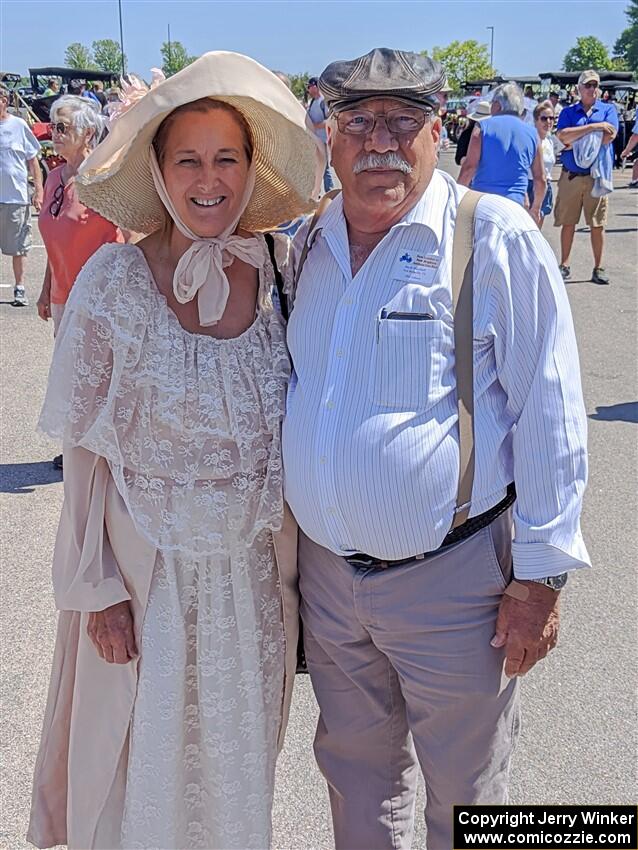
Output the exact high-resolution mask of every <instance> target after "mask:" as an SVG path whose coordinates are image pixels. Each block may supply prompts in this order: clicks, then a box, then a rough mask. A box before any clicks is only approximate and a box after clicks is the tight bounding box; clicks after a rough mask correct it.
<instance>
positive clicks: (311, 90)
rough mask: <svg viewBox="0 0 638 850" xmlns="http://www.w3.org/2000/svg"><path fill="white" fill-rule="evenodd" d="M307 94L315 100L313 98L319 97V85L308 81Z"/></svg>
mask: <svg viewBox="0 0 638 850" xmlns="http://www.w3.org/2000/svg"><path fill="white" fill-rule="evenodd" d="M308 94H309V95H310V97H311V98H312V99H313V100H315V98H317V97H319V95H320V94H321V92H320V91H319V86H318V85H317V84H316V83H310V85H309V86H308Z"/></svg>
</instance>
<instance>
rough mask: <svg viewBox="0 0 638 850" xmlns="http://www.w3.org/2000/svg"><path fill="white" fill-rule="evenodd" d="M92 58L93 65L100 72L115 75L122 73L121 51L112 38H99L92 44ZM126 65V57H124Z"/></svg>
mask: <svg viewBox="0 0 638 850" xmlns="http://www.w3.org/2000/svg"><path fill="white" fill-rule="evenodd" d="M93 57H94V59H95V63H96V65H97V66H98V68H100V70H102V71H113V73H115V74H119V73H121V72H122V50H121V48H120V45H119V44H118V43H117V41H113V39H112V38H99V39H98V40H97V41H94V42H93ZM124 63H126V56H124Z"/></svg>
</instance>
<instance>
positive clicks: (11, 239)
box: [0, 204, 31, 257]
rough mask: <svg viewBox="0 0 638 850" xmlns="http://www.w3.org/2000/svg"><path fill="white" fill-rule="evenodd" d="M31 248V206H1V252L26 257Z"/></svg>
mask: <svg viewBox="0 0 638 850" xmlns="http://www.w3.org/2000/svg"><path fill="white" fill-rule="evenodd" d="M30 247H31V206H30V205H29V204H0V252H1V253H3V254H7V255H8V256H10V257H24V256H25V255H26V254H28V252H29V248H30Z"/></svg>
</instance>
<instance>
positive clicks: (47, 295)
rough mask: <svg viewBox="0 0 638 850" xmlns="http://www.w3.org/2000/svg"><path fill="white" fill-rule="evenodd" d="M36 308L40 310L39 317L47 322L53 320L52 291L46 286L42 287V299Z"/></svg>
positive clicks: (38, 301)
mask: <svg viewBox="0 0 638 850" xmlns="http://www.w3.org/2000/svg"><path fill="white" fill-rule="evenodd" d="M36 307H37V308H38V316H39V317H40V318H41V319H43V321H45V322H46V321H47V320H48V319H50V318H51V290H50V289H48V288H47V287H46V286H43V287H42V292H40V297H39V298H38V300H37V303H36Z"/></svg>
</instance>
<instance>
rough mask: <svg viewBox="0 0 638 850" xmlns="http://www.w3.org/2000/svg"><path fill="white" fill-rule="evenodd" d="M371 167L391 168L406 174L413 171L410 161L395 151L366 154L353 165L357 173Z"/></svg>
mask: <svg viewBox="0 0 638 850" xmlns="http://www.w3.org/2000/svg"><path fill="white" fill-rule="evenodd" d="M369 168H391V169H393V170H395V171H402V172H403V173H404V174H410V172H411V171H412V166H411V165H410V163H409V162H406V161H405V160H404V159H403V157H401V156H399V155H398V154H397V153H394V151H388V153H368V154H365V155H364V156H362V157H360V158H359V159H358V160H357V161H356V162H355V164H354V165H353V166H352V170H353V171H354V173H355V174H361V172H362V171H367V170H368V169H369Z"/></svg>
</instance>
